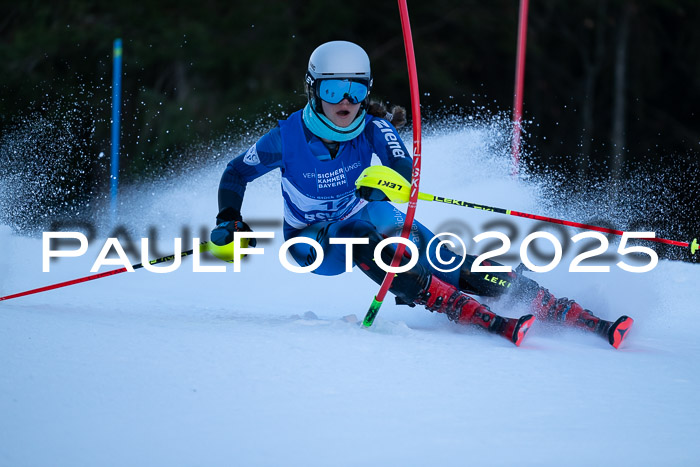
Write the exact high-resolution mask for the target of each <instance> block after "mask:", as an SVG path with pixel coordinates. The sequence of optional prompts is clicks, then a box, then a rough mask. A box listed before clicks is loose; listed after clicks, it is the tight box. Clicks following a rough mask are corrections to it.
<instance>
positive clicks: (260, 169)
mask: <svg viewBox="0 0 700 467" xmlns="http://www.w3.org/2000/svg"><path fill="white" fill-rule="evenodd" d="M281 165H282V136H281V134H280V127H279V125H277V126H276V127H275V128H273V129H272V130H270V131H269V132H268V133H266V134H265V135H264V136H263V137H262V138H260V139H259V140H258V142H257V143H255V144H254V145H252V146H251V147H250V148H249V149H248V150H247V151H246V152H244V153H242V154H240V155H238V156H237V157H236V158H235V159H233V160H232V161H231V162H229V163H228V165H227V166H226V169H225V170H224V173H223V175H222V176H221V181H220V182H219V215H218V216H217V219H216V221H217V224H218V223H221V222H223V221H226V220H232V219H235V218H240V212H241V206H242V205H243V196H244V195H245V189H246V186H247V185H248V182H251V181H253V180H255V179H256V178H258V177H261V176H262V175H265V174H266V173H268V172H270V171H271V170H273V169H276V168H279V167H281Z"/></svg>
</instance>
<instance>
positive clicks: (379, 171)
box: [355, 165, 700, 255]
mask: <svg viewBox="0 0 700 467" xmlns="http://www.w3.org/2000/svg"><path fill="white" fill-rule="evenodd" d="M355 186H356V187H357V189H360V188H362V187H368V188H373V189H379V190H381V191H382V192H383V193H384V195H386V197H387V198H388V199H389V200H390V201H392V202H395V203H405V202H406V201H408V192H409V189H410V184H409V183H408V181H406V179H405V178H403V177H402V176H401V175H400V174H399V173H398V172H396V171H395V170H393V169H391V168H389V167H386V166H383V165H373V166H371V167H368V168H367V169H365V170H364V171H363V172H362V173H361V174H360V176H359V177H358V179H357V181H355ZM418 199H420V200H423V201H436V202H438V203H445V204H452V205H455V206H462V207H465V208H471V209H478V210H480V211H487V212H495V213H498V214H506V215H509V216H516V217H524V218H526V219H534V220H538V221H544V222H550V223H552V224H561V225H567V226H570V227H578V228H581V229H587V230H595V231H598V232H603V233H608V234H615V235H623V234H624V232H623V231H622V230H616V229H609V228H607V227H599V226H596V225H590V224H582V223H580V222H572V221H567V220H563V219H556V218H554V217H546V216H540V215H537V214H528V213H526V212H520V211H514V210H512V209H503V208H497V207H493V206H486V205H482V204H475V203H470V202H468V201H460V200H457V199H452V198H444V197H442V196H435V195H430V194H428V193H418ZM645 240H649V241H652V242H657V243H665V244H668V245H675V246H680V247H683V248H689V249H690V253H691V254H692V255H694V254H695V253H696V252H697V251H698V249H699V248H700V244H698V239H697V238H694V239H693V240H692V241H691V242H680V241H677V240H669V239H666V238H659V237H652V238H646V239H645Z"/></svg>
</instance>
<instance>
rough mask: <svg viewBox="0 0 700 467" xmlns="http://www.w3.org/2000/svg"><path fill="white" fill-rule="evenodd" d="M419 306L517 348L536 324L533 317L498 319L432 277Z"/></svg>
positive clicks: (490, 312) (419, 298)
mask: <svg viewBox="0 0 700 467" xmlns="http://www.w3.org/2000/svg"><path fill="white" fill-rule="evenodd" d="M416 303H417V304H419V305H425V307H426V308H427V309H428V310H430V311H437V312H438V313H445V314H446V315H447V317H448V318H449V319H450V320H452V321H455V322H457V323H462V324H476V325H478V326H481V327H483V328H484V329H486V330H487V331H488V332H491V333H494V334H499V335H501V336H503V337H505V338H506V339H508V340H510V341H511V342H512V343H513V344H515V345H516V346H520V343H521V342H522V340H523V338H524V337H525V334H527V331H528V330H529V329H530V326H532V323H533V322H534V321H535V317H534V316H533V315H525V316H521V317H520V318H519V319H515V318H504V317H502V316H498V315H497V314H495V313H494V312H492V311H491V310H490V309H489V308H488V307H487V306H486V305H482V304H481V303H479V302H478V301H476V300H474V299H473V298H472V297H470V296H469V295H467V294H465V293H464V292H461V291H460V290H457V288H456V287H454V286H453V285H450V284H448V283H446V282H443V281H442V280H440V279H438V278H437V277H435V276H434V275H432V276H431V277H430V282H429V283H428V286H427V287H426V288H425V289H424V290H423V291H422V292H421V294H420V295H419V296H418V298H417V299H416Z"/></svg>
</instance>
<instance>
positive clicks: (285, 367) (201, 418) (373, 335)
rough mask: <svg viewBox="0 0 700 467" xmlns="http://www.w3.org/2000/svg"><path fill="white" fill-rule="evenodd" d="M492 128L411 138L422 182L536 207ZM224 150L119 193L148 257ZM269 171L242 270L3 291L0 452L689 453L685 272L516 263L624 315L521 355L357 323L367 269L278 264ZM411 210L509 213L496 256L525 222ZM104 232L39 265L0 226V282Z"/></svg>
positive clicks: (319, 458)
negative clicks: (147, 240) (602, 333)
mask: <svg viewBox="0 0 700 467" xmlns="http://www.w3.org/2000/svg"><path fill="white" fill-rule="evenodd" d="M504 131H506V130H504V129H503V128H502V125H499V124H491V125H490V124H486V125H484V124H476V123H475V124H473V125H467V124H464V125H461V126H457V128H454V129H453V130H451V131H449V132H445V133H442V134H441V133H439V132H433V133H431V134H429V135H427V136H426V137H424V140H423V157H424V159H423V168H424V176H423V181H422V191H425V192H428V193H432V194H436V195H441V196H447V197H454V198H457V199H463V200H467V201H471V202H475V203H484V204H488V205H492V206H498V207H503V208H508V209H514V210H520V211H525V212H533V213H539V214H545V215H547V214H549V212H548V208H547V206H548V205H549V203H548V202H547V200H546V199H543V198H542V196H541V195H540V194H539V193H540V190H539V187H540V185H538V184H537V183H535V182H534V181H533V182H529V183H528V182H517V181H514V180H513V179H512V178H511V177H510V176H509V173H510V171H509V166H508V157H507V144H503V140H504V134H503V132H504ZM506 139H507V138H506ZM407 141H410V137H409V138H407ZM233 155H234V154H231V156H233ZM225 162H226V161H223V160H221V159H220V160H219V162H218V163H216V164H212V165H211V166H209V167H206V168H203V169H201V170H199V171H191V172H189V173H188V174H187V175H186V176H183V177H180V178H178V179H175V180H172V181H170V182H168V183H167V184H166V183H161V184H157V183H154V184H152V185H148V186H139V187H136V188H135V189H133V190H131V191H129V192H127V193H124V195H123V198H122V199H123V200H124V203H123V205H122V208H121V217H122V219H128V221H124V224H125V225H126V226H127V227H128V228H129V229H131V232H132V233H133V235H134V238H136V239H138V238H140V237H141V236H146V235H147V233H146V232H147V229H148V228H149V227H151V226H153V227H155V228H156V229H157V231H158V232H159V235H160V237H159V238H160V241H159V243H158V249H159V251H161V252H164V253H165V252H169V251H172V249H173V244H172V237H175V236H180V232H181V231H182V229H183V226H187V227H189V228H190V230H191V231H193V232H198V231H199V229H200V227H201V228H204V229H205V231H206V229H208V228H210V227H211V221H212V218H213V214H214V213H215V210H216V188H217V184H218V180H219V176H220V173H221V171H222V170H223V166H224V164H225ZM278 180H279V177H278V175H276V174H271V175H269V176H266V177H265V178H264V179H261V180H258V181H256V182H255V183H253V184H251V185H250V186H249V191H248V193H247V197H246V203H245V206H244V215H245V216H246V218H248V219H251V224H253V226H254V228H255V230H256V231H271V232H274V233H275V239H274V240H272V241H264V242H261V243H260V245H259V246H261V247H264V248H265V254H264V255H260V256H250V257H248V258H247V260H246V261H244V263H243V267H242V269H243V272H241V273H234V272H233V271H232V266H231V265H228V266H227V267H228V271H227V272H225V273H203V272H193V270H192V264H193V263H192V258H185V259H184V260H183V262H182V265H181V266H180V268H179V269H178V270H177V271H175V272H172V273H167V274H156V273H152V272H148V271H145V270H143V269H142V270H138V271H136V272H134V273H124V274H119V275H116V276H110V277H107V278H102V279H99V280H95V281H91V282H87V283H83V284H78V285H73V286H70V287H66V288H62V289H58V290H54V291H50V292H44V293H40V294H36V295H33V296H28V297H23V298H18V299H14V300H9V301H4V302H2V303H0V465H2V466H49V465H51V466H96V465H99V466H125V465H130V466H156V465H163V466H253V465H255V466H357V465H368V466H424V465H439V466H464V465H479V466H488V465H603V464H613V465H617V466H625V465H698V464H699V463H700V443H699V442H698V441H699V440H700V401H699V400H698V398H699V397H700V396H699V394H700V393H699V391H698V390H699V389H700V386H699V383H700V371H699V370H700V363H699V362H700V341H699V340H698V338H697V332H698V331H697V330H698V329H699V328H700V319H699V318H698V312H697V311H698V310H697V304H698V303H699V302H700V292H699V291H698V287H697V279H698V273H699V269H698V266H697V265H692V264H687V263H679V262H671V261H666V260H661V261H660V262H659V264H658V266H657V267H656V268H654V270H652V271H651V272H648V273H643V274H633V273H628V272H625V271H622V270H621V269H619V268H618V267H617V266H615V263H616V262H617V261H619V260H620V259H623V258H622V257H618V256H614V257H613V259H612V260H608V261H607V263H606V264H609V265H610V266H611V272H609V273H570V272H568V270H567V269H568V268H567V265H568V264H569V263H570V260H571V257H572V255H571V254H567V255H565V258H564V260H563V261H562V264H561V265H560V266H559V267H557V268H556V269H554V271H552V272H550V273H544V274H534V273H532V274H531V277H534V278H535V279H536V280H538V281H539V282H540V283H541V284H543V285H544V286H546V287H548V288H549V289H550V290H552V292H553V293H555V295H557V296H568V297H572V298H576V299H577V300H578V301H579V302H580V303H582V304H583V306H585V307H587V308H590V309H592V310H594V311H595V312H596V313H597V314H598V315H600V316H602V317H604V318H607V319H614V318H616V317H617V316H619V315H621V314H630V315H631V316H633V317H634V318H635V326H634V328H633V331H632V332H631V334H630V337H629V339H628V340H627V341H626V342H625V344H624V346H623V348H622V349H620V350H618V351H616V350H614V349H613V348H612V347H610V346H609V345H608V344H607V342H605V341H604V340H603V339H600V338H598V337H596V336H592V335H589V334H584V333H581V332H577V331H572V330H564V329H561V328H557V327H551V326H548V325H545V324H543V323H536V324H535V327H534V328H533V329H532V331H531V333H530V334H529V335H528V337H527V338H526V340H525V342H524V343H523V345H522V346H521V347H520V348H516V347H514V346H513V345H512V344H510V343H509V342H507V341H506V340H505V339H502V338H500V337H496V336H492V335H488V334H486V333H484V332H481V331H480V330H478V329H472V328H469V327H462V326H457V325H455V324H453V323H451V322H449V321H448V320H447V319H446V317H445V316H443V315H437V314H432V313H428V312H426V311H425V310H423V309H419V308H418V307H417V308H413V309H410V308H408V307H399V306H396V305H394V304H393V300H391V299H388V300H387V301H386V302H385V304H384V305H383V307H382V309H381V311H380V313H379V316H378V318H377V320H376V322H375V325H374V326H373V327H372V328H370V329H368V330H367V329H363V328H362V327H361V326H359V325H358V324H357V322H356V321H357V320H361V319H362V317H363V316H364V313H365V312H366V310H367V308H368V306H369V304H370V302H371V299H372V296H373V294H374V293H376V291H377V290H378V287H377V286H376V285H375V284H374V283H372V282H371V281H369V279H367V278H366V277H365V276H364V275H363V274H361V273H359V272H358V271H357V270H355V271H353V272H352V273H348V274H344V275H342V276H338V277H331V278H328V277H318V276H314V275H309V274H294V273H291V272H289V271H287V270H285V269H284V268H283V267H282V266H281V265H280V263H279V260H278V258H277V251H278V249H279V246H280V245H281V243H282V242H281V240H280V237H281V231H280V228H279V227H278V226H277V227H275V226H274V222H273V223H272V224H270V223H267V224H265V223H264V222H261V220H277V219H279V218H280V217H281V212H282V204H281V196H280V195H279V187H278ZM467 180H468V182H467ZM417 213H418V214H417V217H418V219H420V220H421V221H422V222H424V223H425V224H427V225H428V226H429V227H431V228H433V229H434V230H436V231H438V230H449V229H450V227H453V228H458V227H459V228H466V229H470V232H469V235H466V236H465V237H464V238H465V239H468V238H471V237H472V236H473V235H476V234H477V233H480V232H483V231H485V230H493V229H494V227H493V223H494V222H501V223H504V222H505V223H507V225H506V226H505V227H504V228H505V229H506V230H505V231H506V232H510V233H509V235H510V234H512V233H513V229H515V230H517V234H518V238H515V237H514V238H511V240H512V243H513V248H512V249H511V252H513V258H512V259H513V261H504V262H506V263H507V264H511V265H513V266H515V265H517V264H518V262H519V261H518V258H517V252H518V246H519V243H520V240H521V239H522V237H524V235H525V234H527V233H529V231H528V229H530V228H532V226H534V225H535V223H533V222H532V221H529V220H525V219H516V218H511V217H506V216H500V215H498V214H490V213H484V212H478V211H473V210H469V209H464V208H459V207H455V206H446V205H440V204H436V203H432V204H431V203H420V204H419V206H418V211H417ZM568 219H570V220H575V221H586V220H587V217H586V213H580V212H579V213H577V212H569V217H568ZM256 222H258V225H262V227H256V226H255V223H256ZM270 225H273V226H272V227H270ZM460 226H461V227H460ZM465 226H466V227H465ZM508 226H510V227H508ZM508 228H510V229H511V230H510V231H509V230H508ZM568 233H569V235H570V236H573V235H574V234H576V233H578V231H576V230H573V229H572V230H569V231H568ZM105 237H106V235H103V236H102V237H101V239H99V240H94V241H93V242H92V243H91V244H90V249H89V251H88V253H87V254H85V255H84V256H82V257H80V258H62V259H58V260H54V261H52V263H51V271H50V272H48V273H43V272H42V251H41V240H40V239H37V238H26V237H19V236H16V235H13V234H12V233H11V231H10V229H9V228H7V227H0V270H1V271H2V275H1V276H0V296H4V295H9V294H11V293H15V292H19V291H23V290H28V289H31V288H34V287H40V286H43V285H47V284H52V283H56V282H60V281H64V280H69V279H73V278H76V277H82V276H87V275H89V274H90V268H91V266H92V263H93V261H94V260H95V258H96V257H97V255H98V253H99V251H100V249H101V247H102V246H103V244H104V238H105ZM189 248H190V247H189V246H188V247H187V249H189ZM468 248H470V250H473V249H475V246H474V244H473V243H471V245H468ZM615 248H616V244H615V243H611V247H610V251H611V252H613V253H614V252H615ZM482 250H483V249H482ZM131 259H132V261H133V262H135V263H137V262H140V259H139V258H136V257H134V258H131ZM625 260H626V261H628V260H627V259H625ZM202 261H203V264H204V265H206V266H208V267H212V266H221V265H223V263H220V262H214V261H213V260H207V259H206V258H202ZM112 268H114V267H113V266H107V267H103V268H102V269H101V271H105V270H108V269H112ZM492 307H493V308H494V309H495V310H496V311H498V312H500V313H501V314H503V315H506V316H518V315H520V314H522V312H523V310H522V309H518V307H515V308H510V307H504V306H503V305H502V304H499V303H495V304H492Z"/></svg>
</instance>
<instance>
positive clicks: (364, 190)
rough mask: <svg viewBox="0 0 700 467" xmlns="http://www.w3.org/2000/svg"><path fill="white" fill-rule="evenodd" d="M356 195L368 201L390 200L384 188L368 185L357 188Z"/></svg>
mask: <svg viewBox="0 0 700 467" xmlns="http://www.w3.org/2000/svg"><path fill="white" fill-rule="evenodd" d="M355 196H357V197H358V198H362V199H364V200H367V201H389V198H387V196H386V195H385V194H384V192H383V191H382V190H380V189H379V188H372V187H368V186H361V187H360V188H358V189H357V190H355Z"/></svg>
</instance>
